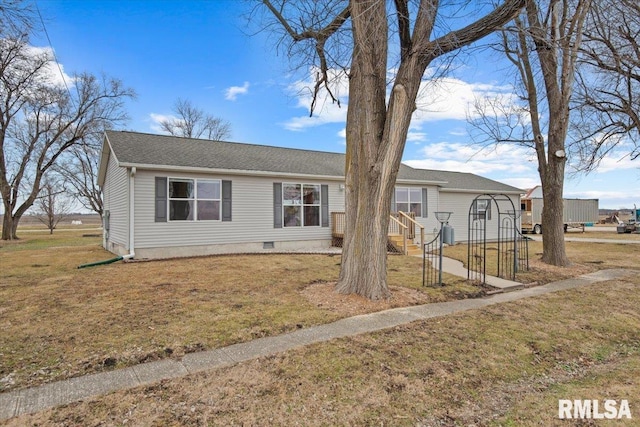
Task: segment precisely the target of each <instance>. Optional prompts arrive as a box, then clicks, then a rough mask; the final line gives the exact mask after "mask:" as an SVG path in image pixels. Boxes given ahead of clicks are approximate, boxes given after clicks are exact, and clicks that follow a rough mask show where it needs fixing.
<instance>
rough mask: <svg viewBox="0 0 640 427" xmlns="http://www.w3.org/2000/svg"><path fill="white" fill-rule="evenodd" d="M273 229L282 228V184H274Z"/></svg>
mask: <svg viewBox="0 0 640 427" xmlns="http://www.w3.org/2000/svg"><path fill="white" fill-rule="evenodd" d="M273 228H282V183H281V182H274V183H273Z"/></svg>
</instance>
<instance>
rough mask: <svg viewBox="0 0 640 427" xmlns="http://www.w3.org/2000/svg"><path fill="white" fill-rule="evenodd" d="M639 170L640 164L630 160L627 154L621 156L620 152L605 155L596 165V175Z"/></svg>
mask: <svg viewBox="0 0 640 427" xmlns="http://www.w3.org/2000/svg"><path fill="white" fill-rule="evenodd" d="M638 168H640V162H639V161H638V160H631V158H630V157H629V155H628V154H622V153H621V152H620V151H616V152H612V153H610V154H607V155H606V156H605V157H604V158H603V159H602V160H601V161H600V163H599V164H598V168H597V169H596V170H595V172H596V173H607V172H613V171H619V170H623V169H638Z"/></svg>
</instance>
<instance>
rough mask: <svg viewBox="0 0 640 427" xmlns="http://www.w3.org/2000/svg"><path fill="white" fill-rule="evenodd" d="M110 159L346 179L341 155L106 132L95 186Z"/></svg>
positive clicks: (440, 178) (453, 177) (484, 182)
mask: <svg viewBox="0 0 640 427" xmlns="http://www.w3.org/2000/svg"><path fill="white" fill-rule="evenodd" d="M109 155H113V156H114V158H115V160H116V162H117V165H118V166H121V167H136V168H140V169H164V170H184V171H202V172H205V171H217V172H223V171H226V172H229V173H236V174H240V173H241V174H269V175H276V174H283V175H300V176H310V177H327V178H329V177H332V178H336V179H340V178H343V177H344V166H345V155H344V154H341V153H330V152H326V151H314V150H301V149H294V148H283V147H273V146H267V145H255V144H245V143H237V142H222V141H211V140H204V139H192V138H181V137H175V136H168V135H153V134H147V133H139V132H129V131H107V132H106V133H105V140H104V145H103V149H102V158H101V162H100V170H99V176H98V183H99V184H100V185H102V184H103V183H104V177H105V174H106V166H107V161H108V158H109ZM398 181H400V182H402V181H404V182H412V181H415V182H420V183H424V184H432V185H438V186H440V187H441V188H442V189H443V190H446V189H448V190H453V191H455V190H457V191H464V190H470V191H480V192H499V193H523V191H522V190H520V189H518V188H515V187H512V186H509V185H506V184H502V183H500V182H497V181H493V180H490V179H487V178H483V177H480V176H477V175H474V174H470V173H462V172H446V171H437V170H426V169H416V168H412V167H410V166H408V165H405V164H402V165H401V166H400V171H399V173H398Z"/></svg>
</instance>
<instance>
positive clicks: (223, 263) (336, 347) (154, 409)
mask: <svg viewBox="0 0 640 427" xmlns="http://www.w3.org/2000/svg"><path fill="white" fill-rule="evenodd" d="M80 240H81V241H82V240H83V239H80ZM85 243H86V241H85ZM19 245H23V246H22V248H19V247H18V246H19ZM29 245H32V247H30V246H29ZM532 245H533V249H532V256H534V255H535V254H536V253H537V252H540V251H541V249H540V248H541V246H540V247H538V246H536V243H532ZM452 249H453V248H452ZM457 249H460V248H457ZM567 250H568V252H569V256H570V257H571V258H572V259H573V260H574V262H575V263H576V265H577V266H578V267H579V268H582V267H581V266H584V268H586V270H585V271H589V270H591V269H599V268H614V267H634V268H638V266H640V253H639V252H640V251H637V250H635V247H631V246H623V245H611V244H585V243H580V242H571V243H568V244H567ZM464 253H465V256H466V251H465V252H464ZM0 256H1V257H2V271H1V273H0V279H1V281H0V322H1V324H0V327H2V329H3V334H2V336H0V353H1V354H2V357H1V359H0V364H1V365H0V366H1V372H2V375H0V377H4V378H5V383H4V384H5V385H4V386H5V388H15V387H23V386H25V385H30V384H39V383H42V382H47V381H50V380H52V379H58V378H65V377H68V376H72V375H78V374H82V373H85V372H93V371H96V370H100V369H110V368H112V367H115V366H124V365H127V364H132V363H136V362H138V361H144V360H151V359H154V358H161V357H168V356H176V355H180V354H182V353H184V352H187V351H193V350H198V349H204V348H213V347H216V346H221V345H226V344H230V343H233V342H240V341H245V340H249V339H251V338H254V337H259V336H265V335H273V334H279V333H282V332H285V331H288V330H291V329H295V328H298V327H306V326H309V325H314V324H319V323H324V322H329V321H332V320H335V319H337V318H340V317H342V316H346V315H350V314H351V313H357V312H359V310H365V309H371V307H374V305H369V303H367V302H365V301H361V300H358V299H357V298H356V299H355V300H354V299H353V298H354V297H344V296H336V295H334V296H330V297H328V298H327V296H326V293H325V292H322V291H323V290H324V291H329V290H330V289H331V286H330V283H331V281H333V280H335V278H336V277H337V272H338V267H339V266H338V263H339V257H337V256H307V255H287V256H275V255H274V256H264V255H261V256H228V257H205V258H194V259H182V260H169V261H162V262H147V263H129V264H113V265H109V266H104V267H99V268H96V269H89V270H77V269H75V266H76V265H78V264H80V263H83V262H88V261H92V260H96V259H103V258H106V257H107V256H109V255H108V254H106V253H105V252H104V251H102V249H100V248H99V247H98V246H97V242H95V241H93V242H92V243H91V245H90V246H87V245H86V244H85V245H83V246H73V242H71V241H68V242H66V245H65V247H63V248H62V247H60V246H59V245H57V244H56V243H55V241H49V240H46V239H43V241H38V242H34V241H32V242H21V243H19V244H18V245H13V246H11V247H8V246H5V247H3V248H0ZM389 264H390V265H389V281H390V284H391V285H392V286H394V287H402V289H398V290H397V291H396V295H397V294H402V295H404V296H398V298H399V300H398V301H400V300H404V299H405V298H406V300H407V301H409V303H418V302H424V300H423V299H422V298H424V297H425V296H426V297H427V301H429V300H446V299H450V298H454V297H455V298H460V297H464V296H469V294H468V293H466V292H467V291H465V290H464V289H465V288H463V287H462V285H461V287H460V288H459V290H457V291H454V289H455V287H456V286H457V285H455V284H450V285H449V286H446V287H445V288H440V289H421V286H420V280H421V275H420V273H419V272H420V267H421V261H420V260H419V259H417V258H410V257H390V259H389ZM239 266H241V268H239ZM534 267H535V265H534ZM587 267H588V268H587ZM536 268H538V267H536ZM567 271H573V272H575V270H555V269H546V270H544V271H542V270H536V269H534V271H532V272H531V273H529V274H532V275H534V276H535V275H539V276H542V275H544V277H543V278H541V277H538V278H537V279H536V280H539V281H547V280H552V279H553V278H556V279H557V278H561V277H564V275H566V274H570V273H567ZM571 274H572V273H571ZM639 287H640V275H639V276H635V277H631V278H629V279H627V280H617V281H614V282H604V283H599V284H596V285H591V286H589V287H586V288H579V289H575V290H571V291H565V292H559V293H556V294H552V295H547V296H544V297H539V298H531V299H527V300H521V301H517V302H513V303H508V304H501V305H498V306H492V307H490V308H487V309H483V310H476V311H472V312H467V313H463V314H459V315H453V316H447V317H444V318H438V319H431V320H428V321H422V322H414V323H412V324H409V325H406V326H403V327H398V328H393V329H389V330H385V331H382V332H379V333H374V334H366V335H361V336H355V337H351V338H346V339H340V340H334V341H331V342H329V343H324V344H317V345H312V346H309V347H306V348H303V349H299V350H295V351H288V352H286V353H283V354H280V355H277V356H273V357H268V358H261V359H258V360H254V361H250V362H246V363H242V364H239V365H236V366H233V367H230V368H225V369H218V370H214V371H211V372H208V373H203V374H198V375H191V376H188V377H185V378H182V379H179V380H172V381H163V382H161V383H159V384H156V385H153V386H148V387H141V388H137V389H133V390H128V391H122V392H117V393H113V394H110V395H108V396H104V397H101V398H97V399H93V400H90V401H87V402H79V403H75V404H71V405H67V406H64V407H61V408H56V409H52V410H48V411H44V412H42V413H39V414H35V415H32V416H23V417H19V418H16V419H12V420H10V421H9V422H8V425H12V426H22V425H41V426H49V425H65V426H76V425H77V426H81V425H82V426H84V425H124V424H127V425H144V426H165V425H175V426H178V425H194V426H195V425H265V424H269V425H295V424H299V425H310V426H312V425H374V424H375V425H407V426H409V425H411V426H415V425H434V426H437V425H444V426H449V425H471V424H474V425H479V426H483V425H505V426H521V425H524V426H527V425H532V426H533V425H555V424H557V422H558V420H557V419H555V417H556V416H557V399H560V398H568V399H579V398H585V397H584V396H588V398H599V399H605V398H618V399H623V398H627V399H629V400H630V403H631V405H632V413H633V415H634V418H635V419H637V417H640V375H639V374H640V313H639V311H638V307H639V306H640V292H638V289H639ZM472 289H477V288H473V287H472ZM416 292H419V293H416ZM456 292H458V294H456ZM310 294H316V296H315V297H314V296H311V295H310ZM333 298H337V300H336V299H333ZM339 300H341V301H342V302H340V301H339ZM398 301H396V302H393V300H392V301H390V302H387V303H386V304H390V305H391V306H393V305H394V304H399V302H398ZM375 304H378V306H377V307H374V309H382V308H385V307H386V306H384V305H380V303H375ZM353 310H355V311H353ZM7 377H8V378H9V380H8V381H7V380H6V378H7ZM12 381H13V382H14V384H13V385H12V384H10V382H12ZM633 421H635V420H633ZM562 425H566V424H562ZM616 425H624V424H621V423H619V422H618V423H616ZM627 425H632V424H627Z"/></svg>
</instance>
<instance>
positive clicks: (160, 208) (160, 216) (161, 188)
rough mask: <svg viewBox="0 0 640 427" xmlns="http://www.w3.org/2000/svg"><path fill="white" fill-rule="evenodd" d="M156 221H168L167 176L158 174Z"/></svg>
mask: <svg viewBox="0 0 640 427" xmlns="http://www.w3.org/2000/svg"><path fill="white" fill-rule="evenodd" d="M156 222H167V177H166V176H156Z"/></svg>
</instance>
